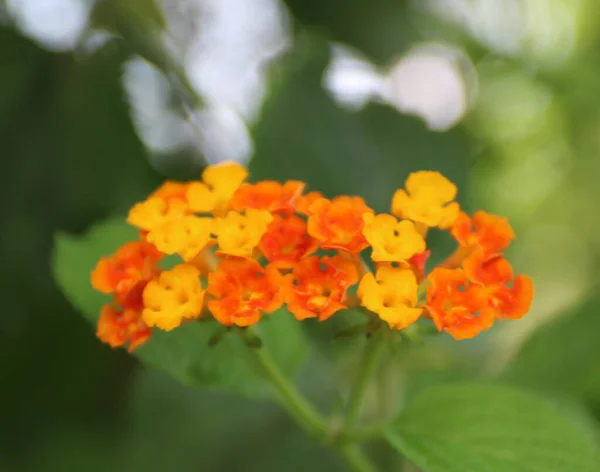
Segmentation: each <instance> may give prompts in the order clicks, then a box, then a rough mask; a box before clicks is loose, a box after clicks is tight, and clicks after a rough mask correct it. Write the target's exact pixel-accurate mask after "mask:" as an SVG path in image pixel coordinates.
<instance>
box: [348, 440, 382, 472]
mask: <svg viewBox="0 0 600 472" xmlns="http://www.w3.org/2000/svg"><path fill="white" fill-rule="evenodd" d="M339 453H340V455H341V456H342V458H343V459H344V460H345V461H346V464H348V466H349V467H350V468H351V469H352V470H353V471H355V472H375V470H376V469H375V468H374V467H373V466H372V465H371V463H370V462H369V460H368V459H367V458H366V456H365V454H364V453H363V452H362V451H361V449H360V448H359V447H358V446H357V445H356V444H350V445H347V446H344V447H342V448H340V449H339Z"/></svg>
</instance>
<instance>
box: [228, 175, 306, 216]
mask: <svg viewBox="0 0 600 472" xmlns="http://www.w3.org/2000/svg"><path fill="white" fill-rule="evenodd" d="M305 185H306V184H305V183H304V182H300V181H297V180H289V181H287V182H285V183H284V184H281V183H279V182H276V181H274V180H263V181H261V182H258V183H256V184H243V185H242V186H241V187H240V188H238V189H237V191H236V192H235V194H234V195H233V198H232V199H231V208H232V209H234V210H236V211H243V210H247V209H249V208H254V209H256V210H266V211H270V212H271V213H275V212H277V213H279V212H284V213H292V212H293V211H294V206H295V203H296V200H297V199H298V197H299V196H300V195H301V194H302V191H303V190H304V187H305Z"/></svg>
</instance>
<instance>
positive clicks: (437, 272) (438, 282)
mask: <svg viewBox="0 0 600 472" xmlns="http://www.w3.org/2000/svg"><path fill="white" fill-rule="evenodd" d="M428 280H429V283H430V285H429V287H428V288H427V305H426V308H427V311H428V312H429V314H430V315H431V318H432V319H433V322H434V323H435V325H436V327H437V329H438V331H442V330H445V331H446V332H448V333H449V334H450V335H451V336H452V337H453V338H454V339H457V340H461V339H468V338H473V337H475V336H476V335H478V334H479V333H480V332H481V331H484V330H486V329H489V328H491V327H492V325H493V324H494V319H495V315H494V310H493V309H492V308H491V307H490V305H489V303H488V297H487V294H486V293H485V290H484V288H483V287H481V286H479V285H476V284H469V280H468V277H467V274H466V273H465V272H464V271H463V270H462V269H445V268H441V267H438V268H436V269H434V270H433V271H432V272H431V273H430V274H429V276H428Z"/></svg>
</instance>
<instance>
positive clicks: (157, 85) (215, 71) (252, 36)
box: [124, 0, 290, 162]
mask: <svg viewBox="0 0 600 472" xmlns="http://www.w3.org/2000/svg"><path fill="white" fill-rule="evenodd" d="M159 5H161V6H162V7H163V9H164V13H165V17H166V20H167V25H168V29H167V31H166V32H165V34H164V36H163V39H164V43H165V45H166V47H167V49H168V50H169V51H170V52H171V54H173V55H174V56H175V58H176V60H177V61H178V62H181V63H182V65H183V66H184V70H185V71H186V73H187V75H188V77H189V79H190V82H191V84H192V86H193V87H194V88H195V90H196V92H197V93H198V94H199V95H200V97H201V98H202V99H203V101H204V102H205V104H206V106H205V107H204V108H202V109H195V110H194V109H189V108H188V109H186V112H187V116H185V117H184V116H183V115H181V116H180V115H175V114H174V110H173V108H172V107H171V108H169V107H170V106H171V105H170V96H171V95H170V94H171V93H172V91H170V90H169V88H168V86H167V83H166V81H165V80H161V81H158V80H155V79H153V80H148V78H147V77H145V76H143V75H142V74H136V73H133V72H135V71H136V70H137V69H135V68H134V69H133V72H132V71H130V70H126V72H125V77H124V80H125V84H126V90H127V91H128V96H129V99H130V103H131V105H132V115H133V117H134V122H135V123H136V127H137V129H138V130H139V135H140V137H141V138H142V140H143V141H144V142H145V143H146V145H147V146H148V147H149V148H150V149H151V150H153V151H156V152H162V153H164V152H167V149H171V151H174V150H177V149H182V148H190V146H193V148H195V149H198V150H200V154H199V155H198V158H199V159H204V160H208V161H209V162H218V161H222V160H236V161H240V162H245V161H247V160H248V159H249V158H250V157H251V155H252V152H253V149H254V146H253V143H252V138H251V136H250V132H249V126H250V125H252V124H253V123H254V122H255V121H256V120H257V118H258V115H259V112H260V108H261V106H262V103H263V101H264V97H265V95H266V90H267V71H268V65H269V61H270V60H271V59H273V58H275V57H277V56H278V55H279V54H281V52H282V51H284V50H285V48H286V47H288V46H289V42H290V36H289V25H288V22H289V20H288V16H287V11H286V10H285V8H284V7H283V6H282V3H281V2H280V1H279V0H159ZM138 72H139V71H138ZM156 73H158V71H153V72H152V73H150V72H148V70H147V68H146V69H144V74H156ZM138 81H140V88H145V89H146V92H145V93H143V94H142V93H139V91H138V90H136V89H137V88H138V87H136V83H138ZM144 81H145V82H144ZM149 89H153V90H149ZM148 95H152V96H153V97H155V100H154V101H152V100H151V102H152V103H150V104H149V103H143V101H144V100H143V97H144V96H145V97H148ZM161 121H164V123H163V124H162V125H161V124H160V122H161ZM167 135H168V136H167Z"/></svg>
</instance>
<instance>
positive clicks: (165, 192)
mask: <svg viewBox="0 0 600 472" xmlns="http://www.w3.org/2000/svg"><path fill="white" fill-rule="evenodd" d="M188 186H189V183H188V182H175V181H173V180H167V181H166V182H165V183H163V184H162V185H161V186H160V187H158V188H157V189H156V190H155V191H154V192H152V193H151V194H150V197H157V198H162V199H163V200H167V201H169V200H181V201H182V202H187V197H186V193H187V189H188Z"/></svg>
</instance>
